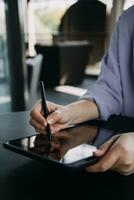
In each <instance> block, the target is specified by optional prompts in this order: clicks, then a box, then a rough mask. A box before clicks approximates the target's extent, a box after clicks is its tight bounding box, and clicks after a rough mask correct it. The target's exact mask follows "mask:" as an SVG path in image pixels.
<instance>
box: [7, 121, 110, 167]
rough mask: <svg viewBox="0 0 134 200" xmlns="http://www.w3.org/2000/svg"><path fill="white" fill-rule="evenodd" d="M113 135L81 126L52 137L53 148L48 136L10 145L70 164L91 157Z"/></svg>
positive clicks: (103, 130)
mask: <svg viewBox="0 0 134 200" xmlns="http://www.w3.org/2000/svg"><path fill="white" fill-rule="evenodd" d="M112 135H113V131H111V130H106V129H99V128H98V127H92V126H89V125H79V126H76V127H73V128H69V129H66V130H62V131H60V132H58V133H56V134H54V135H52V140H51V146H50V144H49V141H48V139H47V135H46V134H37V135H34V136H30V137H27V138H22V139H17V140H13V141H10V143H9V144H11V145H12V146H16V147H17V148H19V149H21V150H24V151H26V152H32V153H33V154H36V155H39V156H41V157H43V158H47V159H50V160H54V161H57V162H60V163H66V164H69V163H73V162H76V161H79V160H81V159H85V158H88V157H91V156H92V155H93V152H94V151H96V149H97V148H96V147H99V145H101V144H102V143H104V142H105V141H106V140H108V139H109V138H110V137H111V136H112Z"/></svg>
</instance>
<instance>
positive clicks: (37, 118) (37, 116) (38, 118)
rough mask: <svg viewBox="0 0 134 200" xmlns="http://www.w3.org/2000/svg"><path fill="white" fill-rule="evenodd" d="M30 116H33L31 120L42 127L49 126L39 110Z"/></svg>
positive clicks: (32, 112) (33, 111)
mask: <svg viewBox="0 0 134 200" xmlns="http://www.w3.org/2000/svg"><path fill="white" fill-rule="evenodd" d="M30 116H31V119H33V120H35V121H37V122H38V123H39V124H41V125H42V126H47V121H46V120H45V118H44V117H43V116H42V114H41V112H39V111H38V110H36V109H34V110H32V111H31V113H30ZM31 119H30V120H31Z"/></svg>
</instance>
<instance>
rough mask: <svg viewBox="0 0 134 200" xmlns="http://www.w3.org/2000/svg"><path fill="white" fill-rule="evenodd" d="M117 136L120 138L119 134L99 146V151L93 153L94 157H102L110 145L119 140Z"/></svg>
mask: <svg viewBox="0 0 134 200" xmlns="http://www.w3.org/2000/svg"><path fill="white" fill-rule="evenodd" d="M119 136H120V135H119V134H118V135H115V136H113V137H112V138H111V139H110V140H108V141H107V142H105V143H104V144H103V145H101V146H100V147H99V149H97V151H95V152H94V156H97V157H101V156H103V155H104V154H105V153H106V152H107V151H108V150H109V148H110V147H111V146H112V144H113V143H114V142H115V141H116V140H117V139H118V138H119Z"/></svg>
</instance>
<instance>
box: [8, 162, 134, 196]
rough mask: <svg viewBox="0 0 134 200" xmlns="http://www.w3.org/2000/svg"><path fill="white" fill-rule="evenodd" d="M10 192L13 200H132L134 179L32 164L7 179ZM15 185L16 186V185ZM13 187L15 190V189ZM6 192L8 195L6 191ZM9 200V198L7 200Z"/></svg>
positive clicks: (113, 174)
mask: <svg viewBox="0 0 134 200" xmlns="http://www.w3.org/2000/svg"><path fill="white" fill-rule="evenodd" d="M8 180H9V183H8V184H10V192H8V194H7V195H8V197H11V199H12V197H14V199H17V197H18V199H19V200H20V199H28V198H29V199H39V198H40V197H43V196H44V198H45V197H46V196H47V197H48V196H49V198H52V197H58V199H59V198H65V197H75V198H78V197H79V196H80V195H82V197H83V198H87V195H88V197H89V199H90V198H93V199H98V198H99V199H122V200H125V199H126V200H131V199H133V198H134V195H133V196H132V193H133V192H132V191H133V187H132V185H133V180H134V175H131V176H129V177H125V176H122V175H120V174H117V173H114V172H110V171H109V172H106V173H96V174H90V173H87V172H86V171H76V172H74V171H73V172H72V171H65V170H61V169H58V168H55V167H52V166H45V165H43V164H41V163H38V162H35V161H29V162H27V163H25V164H24V165H22V166H21V167H20V168H18V169H16V170H15V171H12V173H11V174H9V177H8ZM12 183H15V185H14V184H13V185H12ZM12 186H13V187H12ZM5 192H6V191H5ZM7 199H8V198H7Z"/></svg>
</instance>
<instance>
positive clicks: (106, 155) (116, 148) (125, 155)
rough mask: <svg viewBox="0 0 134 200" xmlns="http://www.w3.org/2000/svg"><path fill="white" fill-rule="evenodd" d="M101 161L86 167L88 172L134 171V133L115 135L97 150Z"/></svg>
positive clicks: (130, 172) (124, 173) (97, 155)
mask: <svg viewBox="0 0 134 200" xmlns="http://www.w3.org/2000/svg"><path fill="white" fill-rule="evenodd" d="M94 155H95V156H96V157H101V158H100V159H99V161H98V162H97V163H96V164H94V165H91V166H89V167H87V168H86V170H87V171H88V172H105V171H106V170H109V169H110V170H114V171H117V172H119V173H120V174H123V175H130V174H132V173H134V133H124V134H120V135H115V136H113V137H112V138H111V139H110V140H108V141H107V142H106V143H105V144H103V145H102V146H101V147H100V148H99V149H98V150H97V151H96V152H94Z"/></svg>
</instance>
